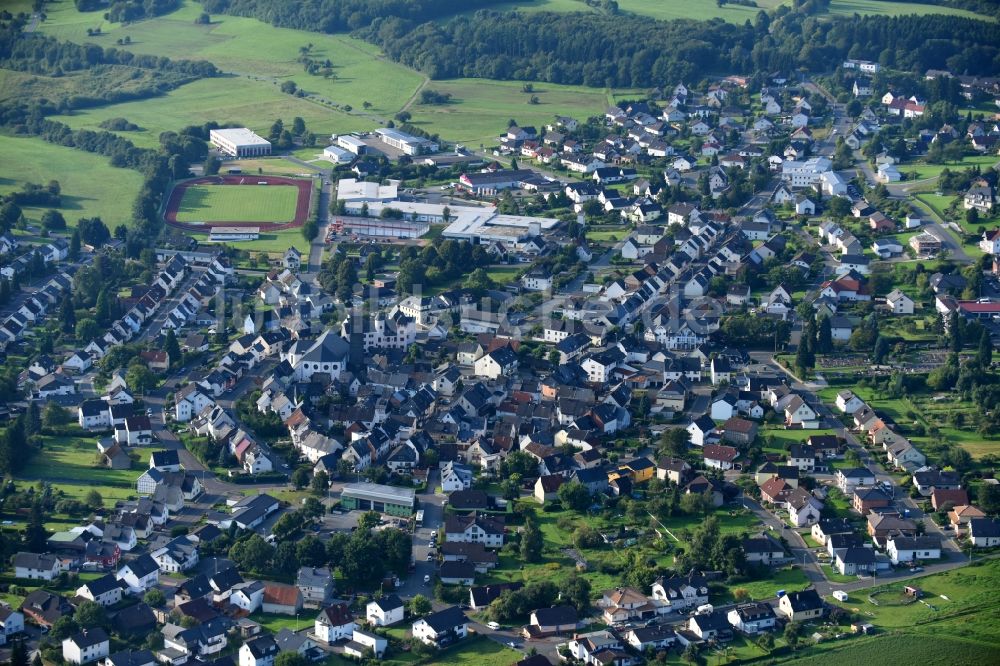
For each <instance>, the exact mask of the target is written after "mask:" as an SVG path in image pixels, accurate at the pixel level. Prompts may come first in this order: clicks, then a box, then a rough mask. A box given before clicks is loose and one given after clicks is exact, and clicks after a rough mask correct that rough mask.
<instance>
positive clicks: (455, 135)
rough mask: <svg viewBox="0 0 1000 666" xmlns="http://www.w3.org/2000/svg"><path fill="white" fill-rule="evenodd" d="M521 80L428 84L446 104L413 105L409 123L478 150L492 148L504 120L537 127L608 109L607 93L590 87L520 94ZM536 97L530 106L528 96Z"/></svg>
mask: <svg viewBox="0 0 1000 666" xmlns="http://www.w3.org/2000/svg"><path fill="white" fill-rule="evenodd" d="M524 85H525V84H524V83H523V82H521V81H492V80H487V79H451V80H447V81H432V82H430V83H428V84H427V88H428V89H433V90H435V91H437V92H441V93H448V94H450V95H451V101H450V102H449V103H447V104H434V105H424V104H413V105H411V106H410V107H409V111H410V113H411V114H412V115H413V118H412V120H411V122H412V123H413V124H414V125H416V126H418V127H420V128H421V129H424V130H426V131H428V132H430V133H432V134H440V135H441V136H443V137H445V138H446V139H450V140H453V141H458V142H461V143H465V144H467V145H468V146H469V147H474V148H478V147H479V144H486V145H491V144H495V143H496V140H497V137H498V136H499V135H500V133H501V131H504V130H505V129H506V128H507V122H508V120H510V119H514V120H516V121H517V122H518V123H519V124H521V125H534V126H535V127H542V126H544V125H545V124H546V123H549V122H551V121H552V119H553V117H554V116H556V115H566V116H572V117H574V118H576V119H578V120H581V121H582V120H586V119H587V118H588V117H590V116H594V115H602V114H603V113H604V111H605V109H606V108H607V106H608V105H609V103H610V101H609V98H608V93H607V91H605V90H600V89H596V88H584V87H582V86H563V85H556V84H553V83H533V84H531V85H532V92H530V93H527V92H523V90H522V87H523V86H524ZM532 96H535V97H537V98H538V103H537V104H531V103H530V102H531V97H532Z"/></svg>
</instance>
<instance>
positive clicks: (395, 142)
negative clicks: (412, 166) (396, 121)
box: [375, 127, 438, 155]
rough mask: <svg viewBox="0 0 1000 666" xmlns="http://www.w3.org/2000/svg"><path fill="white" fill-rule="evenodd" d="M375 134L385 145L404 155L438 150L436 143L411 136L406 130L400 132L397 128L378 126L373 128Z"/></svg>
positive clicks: (424, 153) (422, 153)
mask: <svg viewBox="0 0 1000 666" xmlns="http://www.w3.org/2000/svg"><path fill="white" fill-rule="evenodd" d="M375 134H376V135H378V138H379V139H381V141H382V143H384V144H386V145H387V146H392V147H393V148H395V149H396V150H398V151H400V152H402V153H404V154H406V155H426V154H428V153H436V152H437V151H438V144H436V143H434V142H433V141H431V140H430V139H425V138H423V137H419V136H413V135H412V134H407V133H406V132H400V131H399V130H397V129H387V128H383V127H380V128H378V129H377V130H375Z"/></svg>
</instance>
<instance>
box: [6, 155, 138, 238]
mask: <svg viewBox="0 0 1000 666" xmlns="http://www.w3.org/2000/svg"><path fill="white" fill-rule="evenodd" d="M0 153H2V154H3V162H4V164H5V165H6V166H7V168H6V169H4V171H3V175H2V176H0V194H6V193H8V192H10V191H12V190H17V189H20V187H21V185H22V184H24V183H26V182H32V183H42V184H44V183H47V182H48V181H50V180H53V179H55V180H58V181H59V184H60V186H61V187H62V201H63V205H62V207H60V208H59V211H60V212H61V213H62V214H63V217H65V218H66V222H67V223H68V224H69V225H71V226H76V221H77V220H79V219H80V218H81V217H95V216H98V217H100V218H101V219H102V220H104V222H105V224H107V225H108V227H109V228H111V229H114V228H115V227H116V226H118V225H119V224H123V223H126V222H128V221H129V220H130V219H131V217H132V202H133V201H134V199H135V195H136V194H137V193H138V192H139V188H140V187H141V186H142V175H141V174H140V173H139V172H137V171H132V170H130V169H117V168H115V167H113V166H111V164H110V163H109V162H108V158H106V157H103V156H101V155H94V154H92V153H85V152H83V151H79V150H74V149H72V148H64V147H62V146H57V145H54V144H51V143H47V142H45V141H42V140H41V139H36V138H27V137H10V136H0ZM44 210H45V209H42V208H32V207H26V208H25V209H24V214H25V217H27V218H28V219H29V220H31V221H37V220H38V219H39V218H40V217H41V215H42V213H43V212H44Z"/></svg>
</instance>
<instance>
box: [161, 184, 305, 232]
mask: <svg viewBox="0 0 1000 666" xmlns="http://www.w3.org/2000/svg"><path fill="white" fill-rule="evenodd" d="M298 196H299V188H297V187H292V186H290V185H267V186H265V185H192V186H191V187H188V188H186V189H185V190H184V195H183V196H182V197H181V203H180V206H179V207H178V209H177V221H178V222H228V221H234V220H235V221H240V222H276V223H280V224H284V223H286V222H291V221H292V220H294V219H295V207H296V203H297V201H298Z"/></svg>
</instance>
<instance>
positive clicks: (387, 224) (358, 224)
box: [333, 204, 431, 238]
mask: <svg viewBox="0 0 1000 666" xmlns="http://www.w3.org/2000/svg"><path fill="white" fill-rule="evenodd" d="M375 205H376V206H380V207H381V205H380V204H375ZM373 215H376V217H343V218H337V221H336V222H335V223H334V227H333V229H334V230H335V231H337V232H338V233H344V234H357V235H358V236H368V237H370V238H420V237H421V236H423V235H424V234H426V233H428V232H429V231H430V230H431V225H430V224H429V223H427V222H418V221H412V220H393V219H381V218H378V217H377V214H375V213H373Z"/></svg>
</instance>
